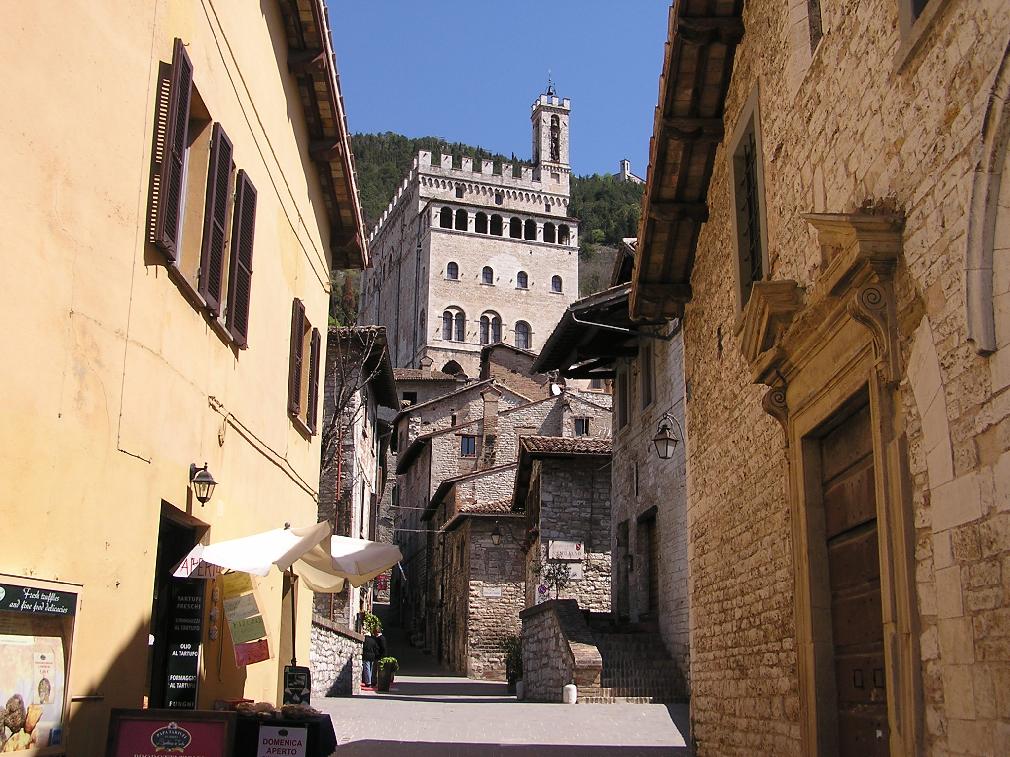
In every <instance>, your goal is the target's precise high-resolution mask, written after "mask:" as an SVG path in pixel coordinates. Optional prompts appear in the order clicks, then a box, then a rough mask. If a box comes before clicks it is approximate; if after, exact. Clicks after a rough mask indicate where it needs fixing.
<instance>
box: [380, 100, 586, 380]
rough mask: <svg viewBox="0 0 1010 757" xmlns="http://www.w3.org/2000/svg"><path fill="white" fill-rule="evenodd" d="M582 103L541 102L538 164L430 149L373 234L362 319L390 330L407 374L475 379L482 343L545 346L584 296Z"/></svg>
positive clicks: (396, 359)
mask: <svg viewBox="0 0 1010 757" xmlns="http://www.w3.org/2000/svg"><path fill="white" fill-rule="evenodd" d="M569 112H570V102H569V100H567V99H559V98H558V97H557V96H556V95H555V94H554V93H553V91H552V92H550V93H548V94H543V95H541V96H540V97H538V98H537V100H536V101H535V102H534V103H533V107H532V113H531V118H532V125H533V148H534V150H533V161H532V165H520V164H515V165H513V164H510V163H505V164H503V165H501V166H499V167H496V166H495V165H494V163H493V162H492V161H489V160H485V161H474V160H472V159H471V158H467V157H462V158H460V157H458V156H452V155H442V156H440V157H438V156H434V157H433V156H432V154H431V152H428V151H421V152H420V153H419V154H418V156H417V159H416V160H415V161H414V163H413V166H412V167H411V169H410V172H409V173H408V175H407V176H406V178H405V179H404V180H403V182H402V184H401V186H400V188H399V191H398V192H397V194H396V196H395V197H394V199H393V201H392V203H391V204H390V206H389V208H388V209H387V210H386V212H385V213H384V214H383V215H382V217H381V218H380V220H379V222H378V224H377V226H376V228H375V230H374V231H373V233H372V236H371V239H370V246H371V249H372V250H373V251H374V252H373V265H372V268H370V269H368V270H367V271H365V274H364V277H363V282H362V294H361V320H362V321H363V322H368V323H375V324H379V325H382V326H385V327H386V329H387V331H388V333H389V335H390V348H391V353H392V358H393V363H394V365H395V366H396V367H415V368H416V367H420V366H421V360H422V359H424V358H428V359H430V360H432V361H433V363H432V364H433V365H434V366H435V368H437V369H439V370H442V371H446V372H449V373H462V374H465V375H466V376H470V377H474V376H476V375H477V374H478V372H479V362H480V351H481V347H482V346H484V345H487V344H491V343H494V342H499V341H504V342H506V343H508V344H512V345H515V346H517V347H520V348H522V349H526V350H537V349H538V347H539V345H540V344H541V343H542V342H543V340H544V339H545V338H546V336H547V334H548V333H550V331H551V329H552V328H553V325H554V323H555V322H556V321H557V319H558V317H559V316H560V315H561V313H562V312H563V311H564V309H565V307H566V306H567V305H568V303H569V302H571V301H572V300H573V299H575V297H576V296H577V294H578V257H579V256H578V221H577V219H574V218H571V217H570V216H569V210H568V206H569V200H570V197H569V180H570V174H571V166H570V163H569V152H568V151H569V143H568V118H569Z"/></svg>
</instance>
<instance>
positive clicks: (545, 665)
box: [519, 599, 603, 702]
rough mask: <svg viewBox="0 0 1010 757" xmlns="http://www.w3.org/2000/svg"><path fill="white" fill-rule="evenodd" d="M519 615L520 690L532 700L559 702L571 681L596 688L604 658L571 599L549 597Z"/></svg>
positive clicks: (577, 605)
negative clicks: (521, 680)
mask: <svg viewBox="0 0 1010 757" xmlns="http://www.w3.org/2000/svg"><path fill="white" fill-rule="evenodd" d="M519 618H520V620H521V622H522V639H523V690H524V692H525V697H526V699H529V700H531V701H534V702H560V701H561V697H562V690H563V688H564V687H565V686H566V685H567V684H569V683H574V684H575V685H576V686H578V687H581V688H598V687H599V686H600V674H601V672H602V670H603V658H602V657H601V656H600V652H599V650H598V649H597V648H596V641H595V640H594V638H593V632H592V630H590V628H589V626H588V624H587V623H586V620H585V616H584V615H583V613H582V611H581V610H580V609H579V603H578V602H576V601H575V600H574V599H560V600H559V599H551V600H548V601H547V602H544V603H542V604H539V605H536V606H535V607H527V608H526V609H525V610H523V611H522V612H521V613H519Z"/></svg>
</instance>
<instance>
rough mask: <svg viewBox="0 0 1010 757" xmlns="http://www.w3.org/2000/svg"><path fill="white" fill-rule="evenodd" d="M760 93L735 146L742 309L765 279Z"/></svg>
mask: <svg viewBox="0 0 1010 757" xmlns="http://www.w3.org/2000/svg"><path fill="white" fill-rule="evenodd" d="M759 128H760V127H759V122H758V100H757V95H756V92H755V94H753V95H751V98H750V100H749V101H748V102H747V104H746V105H745V106H744V110H743V113H742V115H741V117H740V123H739V125H738V127H737V133H736V134H735V135H734V138H733V142H732V143H731V147H730V150H731V155H732V159H731V162H730V170H731V179H732V199H733V207H734V220H735V221H736V248H737V276H738V282H739V290H738V291H739V305H740V308H741V309H743V307H744V306H745V305H746V304H747V300H749V299H750V292H751V287H752V286H753V284H754V282H755V281H761V280H762V279H764V278H765V274H766V272H767V261H766V257H767V254H766V251H765V233H764V202H765V200H764V177H763V173H762V170H763V169H762V165H761V135H760V132H759Z"/></svg>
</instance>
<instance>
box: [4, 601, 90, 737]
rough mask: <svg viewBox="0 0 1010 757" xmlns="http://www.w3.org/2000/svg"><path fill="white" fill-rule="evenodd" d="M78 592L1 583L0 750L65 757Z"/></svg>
mask: <svg viewBox="0 0 1010 757" xmlns="http://www.w3.org/2000/svg"><path fill="white" fill-rule="evenodd" d="M77 598H78V597H77V593H76V592H72V591H66V590H64V589H63V588H62V587H61V588H53V589H50V588H46V587H43V586H41V585H40V584H39V583H38V582H32V584H27V583H26V584H18V583H0V707H2V708H3V709H2V713H3V719H4V728H3V729H0V745H2V747H0V750H2V751H3V752H4V753H14V754H17V753H19V752H25V753H31V754H34V755H58V754H63V753H64V743H65V738H64V718H65V713H66V700H67V693H66V682H67V664H68V662H69V659H68V657H69V652H70V641H71V637H72V631H73V620H74V616H75V614H76V612H77Z"/></svg>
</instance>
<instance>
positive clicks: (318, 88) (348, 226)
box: [280, 0, 368, 269]
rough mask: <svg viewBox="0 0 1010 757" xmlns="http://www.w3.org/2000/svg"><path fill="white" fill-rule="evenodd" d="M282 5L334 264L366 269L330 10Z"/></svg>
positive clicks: (319, 2)
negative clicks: (332, 37) (332, 36)
mask: <svg viewBox="0 0 1010 757" xmlns="http://www.w3.org/2000/svg"><path fill="white" fill-rule="evenodd" d="M280 7H281V11H282V13H283V14H284V27H285V33H286V36H287V42H288V71H290V72H291V74H292V76H294V78H295V81H296V82H297V83H298V93H299V96H300V99H301V102H302V109H303V111H304V113H305V121H306V124H307V126H308V132H309V135H308V136H309V145H308V148H309V155H310V157H311V159H312V161H313V162H314V163H315V164H316V166H317V168H318V169H319V181H320V183H321V184H322V188H323V198H324V202H325V203H326V212H327V215H328V217H329V221H330V257H331V263H332V266H333V268H336V269H339V268H364V267H366V266H367V265H368V245H367V242H366V240H365V223H364V220H363V219H362V215H361V203H360V201H359V199H358V186H357V179H356V178H355V175H354V156H353V153H352V152H351V137H350V132H349V130H348V128H347V117H346V115H345V113H344V101H343V98H342V96H341V94H340V77H339V75H338V73H337V64H336V57H335V56H334V54H333V45H332V43H331V40H330V27H329V19H328V15H327V11H326V8H325V6H324V4H323V0H280Z"/></svg>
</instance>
